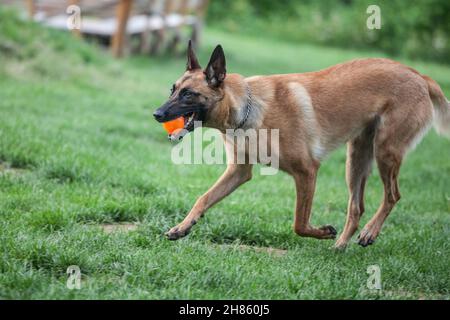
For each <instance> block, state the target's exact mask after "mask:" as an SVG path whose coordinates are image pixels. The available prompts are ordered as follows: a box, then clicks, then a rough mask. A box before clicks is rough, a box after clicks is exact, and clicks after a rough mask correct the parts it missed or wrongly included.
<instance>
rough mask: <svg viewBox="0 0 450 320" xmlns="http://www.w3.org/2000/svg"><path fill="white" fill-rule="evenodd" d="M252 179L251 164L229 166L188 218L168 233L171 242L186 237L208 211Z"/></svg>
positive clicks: (196, 203) (198, 200) (197, 203)
mask: <svg viewBox="0 0 450 320" xmlns="http://www.w3.org/2000/svg"><path fill="white" fill-rule="evenodd" d="M251 177H252V165H251V164H229V165H228V167H227V169H226V170H225V172H224V173H223V174H222V176H221V177H220V178H219V180H217V182H216V183H215V184H214V185H213V186H212V187H211V188H210V189H209V190H208V191H207V192H206V193H205V194H204V195H202V196H201V197H200V198H198V199H197V201H196V202H195V205H194V207H193V208H192V209H191V211H190V212H189V214H188V215H187V216H186V218H184V220H183V221H182V222H181V223H180V224H179V225H177V226H176V227H173V228H172V229H170V230H169V231H168V232H167V233H166V236H167V238H168V239H169V240H177V239H179V238H182V237H184V236H186V235H187V234H188V233H189V232H190V230H191V228H192V226H193V225H194V224H196V223H197V221H198V219H200V218H201V217H202V216H203V214H204V213H205V212H206V210H208V209H209V208H210V207H212V206H213V205H214V204H216V203H217V202H219V201H220V200H222V199H223V198H225V197H226V196H228V195H229V194H230V193H232V192H233V191H234V190H236V188H238V187H239V186H240V185H242V184H243V183H245V182H247V181H249V180H250V179H251Z"/></svg>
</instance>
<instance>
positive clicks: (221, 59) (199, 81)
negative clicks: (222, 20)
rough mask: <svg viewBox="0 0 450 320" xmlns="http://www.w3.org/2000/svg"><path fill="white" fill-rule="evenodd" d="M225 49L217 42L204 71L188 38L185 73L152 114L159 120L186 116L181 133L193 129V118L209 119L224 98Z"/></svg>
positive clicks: (198, 119) (163, 120)
mask: <svg viewBox="0 0 450 320" xmlns="http://www.w3.org/2000/svg"><path fill="white" fill-rule="evenodd" d="M225 67H226V63H225V55H224V52H223V49H222V47H221V46H220V45H218V46H217V47H216V48H215V49H214V51H213V53H212V55H211V58H210V61H209V63H208V65H207V67H206V68H205V69H204V70H203V69H202V68H201V67H200V64H199V63H198V60H197V57H196V56H195V53H194V50H193V48H192V43H191V41H189V44H188V49H187V64H186V72H185V73H184V74H183V76H182V77H181V78H179V79H178V80H177V81H176V82H175V83H174V84H173V85H172V89H171V93H170V97H169V100H168V101H167V102H166V103H164V104H163V105H162V106H161V107H159V108H158V109H157V110H156V111H155V112H154V113H153V116H154V117H155V119H156V120H157V121H158V122H167V121H170V120H173V119H176V118H178V117H181V116H182V117H183V118H184V129H185V130H182V133H180V135H181V136H178V137H177V140H179V139H181V138H182V135H184V134H186V133H187V132H190V131H192V130H194V121H202V122H207V120H208V114H209V113H210V111H211V110H212V109H213V108H214V107H215V106H216V105H217V103H218V102H219V101H221V100H222V99H223V96H224V88H223V81H224V80H225V76H226V68H225Z"/></svg>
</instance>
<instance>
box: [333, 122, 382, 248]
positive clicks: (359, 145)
mask: <svg viewBox="0 0 450 320" xmlns="http://www.w3.org/2000/svg"><path fill="white" fill-rule="evenodd" d="M377 125H378V119H376V120H374V121H373V122H372V123H370V125H368V126H367V127H366V128H365V129H364V130H363V132H362V133H361V134H360V135H359V136H357V137H356V138H355V139H353V140H351V141H349V142H348V144H347V164H346V175H345V177H346V181H347V187H348V191H349V199H348V207H347V221H346V222H345V227H344V231H343V232H342V234H341V236H340V237H339V239H338V240H337V241H336V244H335V248H337V249H344V248H345V247H346V246H347V243H348V242H349V241H350V239H351V238H352V236H353V234H354V233H355V231H356V230H357V229H358V226H359V220H360V218H361V216H362V214H363V213H364V188H365V185H366V181H367V178H368V177H369V175H370V171H371V169H372V162H373V148H374V145H373V143H374V137H375V130H376V127H377Z"/></svg>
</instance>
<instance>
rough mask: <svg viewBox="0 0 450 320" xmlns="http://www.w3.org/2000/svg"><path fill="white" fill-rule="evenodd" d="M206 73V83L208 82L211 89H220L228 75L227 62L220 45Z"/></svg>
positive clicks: (214, 52)
mask: <svg viewBox="0 0 450 320" xmlns="http://www.w3.org/2000/svg"><path fill="white" fill-rule="evenodd" d="M204 73H205V75H206V81H208V84H209V85H210V86H211V87H218V86H220V85H221V84H222V82H223V80H225V76H226V74H227V69H226V61H225V54H224V52H223V49H222V46H221V45H220V44H219V45H218V46H217V47H216V48H215V49H214V51H213V53H212V55H211V59H210V60H209V63H208V66H207V67H206V69H205V71H204Z"/></svg>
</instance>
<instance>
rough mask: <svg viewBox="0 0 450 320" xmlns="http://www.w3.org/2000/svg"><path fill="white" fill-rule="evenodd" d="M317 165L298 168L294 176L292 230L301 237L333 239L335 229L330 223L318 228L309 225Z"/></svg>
mask: <svg viewBox="0 0 450 320" xmlns="http://www.w3.org/2000/svg"><path fill="white" fill-rule="evenodd" d="M317 171H318V166H317V167H316V166H310V167H309V168H302V169H301V170H298V172H296V173H295V174H293V176H294V180H295V185H296V188H297V203H296V210H295V219H294V231H295V233H296V234H298V235H299V236H302V237H312V238H317V239H334V238H335V237H336V233H337V232H336V229H334V228H333V227H332V226H330V225H325V226H322V227H320V228H316V227H313V226H311V224H310V218H311V207H312V202H313V197H314V189H315V187H316V178H317Z"/></svg>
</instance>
